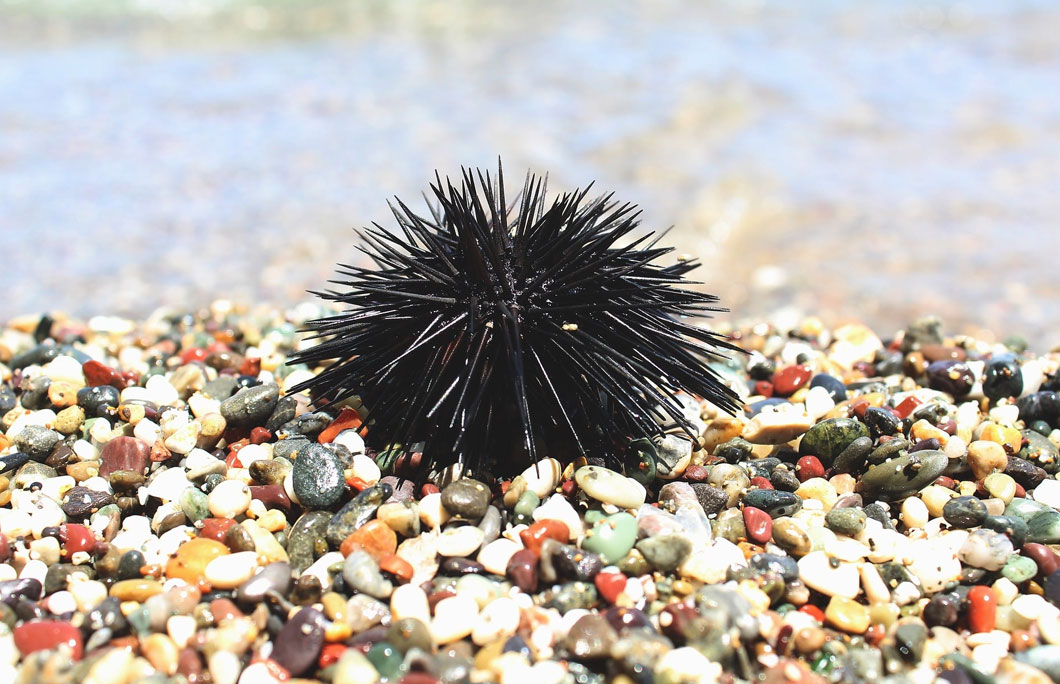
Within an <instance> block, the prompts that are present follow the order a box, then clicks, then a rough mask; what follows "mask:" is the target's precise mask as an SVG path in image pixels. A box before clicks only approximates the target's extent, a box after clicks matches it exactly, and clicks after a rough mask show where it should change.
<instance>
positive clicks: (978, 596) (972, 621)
mask: <svg viewBox="0 0 1060 684" xmlns="http://www.w3.org/2000/svg"><path fill="white" fill-rule="evenodd" d="M996 618H997V596H996V595H995V594H994V590H993V588H991V587H986V586H983V585H981V584H980V585H977V586H974V587H972V588H971V590H969V591H968V629H970V630H971V631H972V632H973V633H979V632H990V631H993V629H994V621H995V619H996Z"/></svg>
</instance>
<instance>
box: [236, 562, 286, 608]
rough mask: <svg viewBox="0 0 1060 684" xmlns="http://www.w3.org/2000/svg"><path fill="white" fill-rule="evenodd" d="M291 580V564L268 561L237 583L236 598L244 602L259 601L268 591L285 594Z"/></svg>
mask: <svg viewBox="0 0 1060 684" xmlns="http://www.w3.org/2000/svg"><path fill="white" fill-rule="evenodd" d="M291 581H292V579H291V566H290V565H289V564H288V563H285V562H283V561H279V562H276V563H269V564H268V565H266V566H265V567H264V568H262V569H261V572H259V573H258V574H256V575H254V576H253V577H251V578H250V579H248V580H247V581H245V582H243V583H242V584H240V585H239V587H238V588H237V589H236V598H237V599H238V600H239V601H241V602H244V603H261V602H262V601H263V600H264V599H265V595H266V594H267V593H269V592H270V591H274V592H276V593H277V594H279V595H281V596H286V595H287V592H288V590H289V589H290V588H291Z"/></svg>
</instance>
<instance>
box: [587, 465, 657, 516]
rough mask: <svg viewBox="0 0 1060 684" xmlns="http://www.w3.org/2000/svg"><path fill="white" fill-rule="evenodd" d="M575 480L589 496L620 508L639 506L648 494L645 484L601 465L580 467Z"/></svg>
mask: <svg viewBox="0 0 1060 684" xmlns="http://www.w3.org/2000/svg"><path fill="white" fill-rule="evenodd" d="M574 480H575V482H577V483H578V486H579V487H580V488H581V489H582V491H584V492H585V493H586V494H588V495H589V496H591V497H593V498H594V499H596V500H597V501H601V502H603V503H609V504H611V505H612V506H617V507H618V508H627V509H628V508H639V507H640V506H641V505H643V504H644V500H645V497H646V496H647V491H646V490H645V489H644V485H642V484H640V483H639V482H637V481H636V480H633V479H632V478H628V477H626V476H624V475H622V474H620V473H616V472H615V471H613V470H608V469H607V468H603V467H600V466H591V465H590V466H583V467H581V468H579V469H578V470H576V471H575V473H574Z"/></svg>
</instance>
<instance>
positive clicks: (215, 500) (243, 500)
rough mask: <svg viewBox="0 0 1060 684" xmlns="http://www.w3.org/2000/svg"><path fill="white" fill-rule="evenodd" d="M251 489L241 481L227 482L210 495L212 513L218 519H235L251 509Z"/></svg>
mask: <svg viewBox="0 0 1060 684" xmlns="http://www.w3.org/2000/svg"><path fill="white" fill-rule="evenodd" d="M252 498H253V497H252V495H251V493H250V487H248V486H247V485H246V483H244V482H241V481H239V480H225V481H224V482H222V483H221V484H219V485H217V486H216V487H214V488H213V490H212V491H211V492H210V495H209V499H208V502H209V505H210V513H211V514H212V515H213V516H214V517H216V518H229V519H231V518H235V517H236V516H239V515H242V514H243V513H244V512H245V511H246V510H247V508H249V507H250V502H251V499H252Z"/></svg>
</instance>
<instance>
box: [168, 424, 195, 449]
mask: <svg viewBox="0 0 1060 684" xmlns="http://www.w3.org/2000/svg"><path fill="white" fill-rule="evenodd" d="M200 434H202V424H201V423H199V422H198V421H195V422H191V423H188V424H186V425H182V426H181V427H180V428H178V429H177V430H176V431H174V432H173V434H171V435H170V436H169V437H166V441H165V445H166V448H167V449H169V450H170V451H172V452H173V453H174V454H186V453H188V452H189V451H191V450H192V449H194V448H195V443H196V442H198V441H199V435H200Z"/></svg>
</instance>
